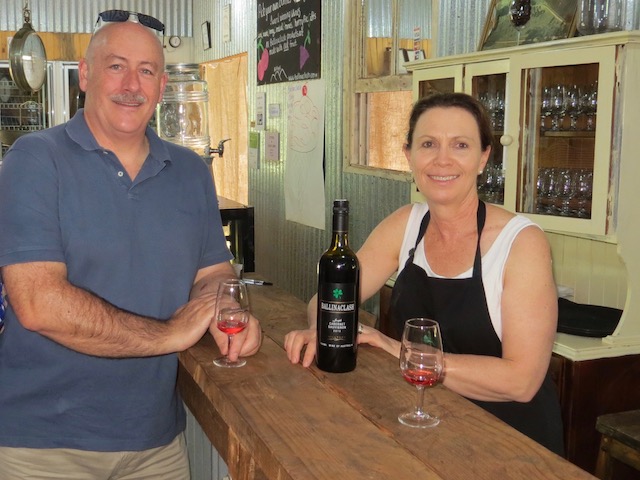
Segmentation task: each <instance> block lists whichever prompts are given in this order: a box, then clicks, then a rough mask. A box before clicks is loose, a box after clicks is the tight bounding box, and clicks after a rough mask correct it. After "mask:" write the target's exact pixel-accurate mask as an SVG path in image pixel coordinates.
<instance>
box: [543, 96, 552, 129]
mask: <svg viewBox="0 0 640 480" xmlns="http://www.w3.org/2000/svg"><path fill="white" fill-rule="evenodd" d="M552 95H553V90H552V89H551V87H544V88H543V89H542V99H541V104H540V131H541V132H544V131H545V130H547V125H546V122H547V118H548V117H550V116H551V115H552V114H553V109H552V108H551V96H552Z"/></svg>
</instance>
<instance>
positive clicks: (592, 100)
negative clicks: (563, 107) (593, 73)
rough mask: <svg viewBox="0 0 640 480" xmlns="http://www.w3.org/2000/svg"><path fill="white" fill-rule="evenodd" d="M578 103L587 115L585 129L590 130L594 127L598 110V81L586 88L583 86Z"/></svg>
mask: <svg viewBox="0 0 640 480" xmlns="http://www.w3.org/2000/svg"><path fill="white" fill-rule="evenodd" d="M580 104H581V107H582V112H583V113H584V114H585V115H586V117H587V126H586V127H585V129H586V130H588V131H591V130H594V129H595V115H596V111H597V110H598V83H597V82H596V83H594V84H593V85H590V86H589V87H588V88H585V89H584V90H583V92H582V96H581V97H580Z"/></svg>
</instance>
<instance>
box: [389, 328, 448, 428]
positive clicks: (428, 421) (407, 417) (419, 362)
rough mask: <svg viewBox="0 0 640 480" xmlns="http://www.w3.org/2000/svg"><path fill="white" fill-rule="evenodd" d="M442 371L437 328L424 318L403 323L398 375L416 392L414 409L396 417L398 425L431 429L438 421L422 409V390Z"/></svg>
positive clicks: (439, 339) (442, 355) (442, 365)
mask: <svg viewBox="0 0 640 480" xmlns="http://www.w3.org/2000/svg"><path fill="white" fill-rule="evenodd" d="M443 370H444V354H443V353H442V338H441V336H440V326H439V325H438V322H436V321H435V320H431V319H428V318H412V319H410V320H407V321H406V323H405V326H404V331H403V332H402V339H401V346H400V372H401V373H402V376H403V377H404V379H405V380H406V381H407V382H409V383H410V384H411V385H415V387H416V388H417V390H418V399H417V402H416V406H415V407H414V408H412V409H411V410H409V411H407V412H405V413H402V414H400V415H399V416H398V421H399V422H400V423H402V424H404V425H407V426H409V427H418V428H425V427H435V426H436V425H438V423H440V419H439V418H438V417H436V416H433V415H430V414H429V413H427V412H425V411H424V409H423V405H424V389H425V387H432V386H434V385H435V384H436V383H438V381H439V380H440V377H441V375H442V373H443Z"/></svg>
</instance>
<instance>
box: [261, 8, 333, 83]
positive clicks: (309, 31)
mask: <svg viewBox="0 0 640 480" xmlns="http://www.w3.org/2000/svg"><path fill="white" fill-rule="evenodd" d="M320 3H321V0H263V1H260V0H259V1H258V33H257V39H256V42H257V44H256V48H257V50H258V51H257V53H258V57H257V58H258V79H257V80H258V85H266V84H270V83H279V82H293V81H297V80H313V79H317V78H320V40H321V34H322V28H321V25H322V23H321V16H320Z"/></svg>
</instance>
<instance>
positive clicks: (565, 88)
mask: <svg viewBox="0 0 640 480" xmlns="http://www.w3.org/2000/svg"><path fill="white" fill-rule="evenodd" d="M610 48H613V47H602V48H594V49H591V50H588V51H569V52H563V54H559V55H557V56H554V55H553V54H551V55H549V54H547V55H546V58H543V57H542V56H541V55H535V54H534V55H527V56H526V57H527V58H523V59H522V61H523V63H524V62H527V65H526V66H525V65H524V64H523V65H522V68H521V69H520V70H519V73H520V78H521V83H520V94H521V95H522V102H521V105H522V107H521V112H520V117H521V120H520V121H521V122H522V129H521V133H520V144H519V152H518V157H519V161H520V163H519V169H518V185H517V201H516V211H517V212H519V213H524V214H527V215H535V216H536V217H537V221H538V223H540V224H541V225H543V226H544V227H545V228H548V229H552V230H556V229H557V230H562V231H575V232H576V233H593V234H605V233H606V220H607V203H608V202H607V199H608V189H609V164H610V149H611V133H612V132H611V125H612V110H613V109H612V107H611V106H612V105H613V89H614V73H615V72H614V66H613V59H614V58H615V55H614V52H613V51H611V50H610ZM523 57H525V56H524V55H523ZM554 60H557V62H554Z"/></svg>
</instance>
